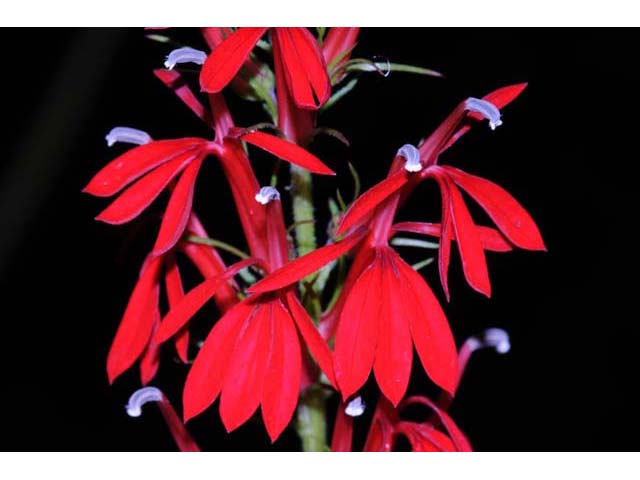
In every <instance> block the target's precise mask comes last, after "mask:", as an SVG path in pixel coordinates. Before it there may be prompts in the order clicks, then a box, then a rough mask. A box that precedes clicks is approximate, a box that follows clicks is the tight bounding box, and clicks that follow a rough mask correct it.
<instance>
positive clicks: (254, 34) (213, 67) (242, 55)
mask: <svg viewBox="0 0 640 480" xmlns="http://www.w3.org/2000/svg"><path fill="white" fill-rule="evenodd" d="M266 30H267V29H266V28H265V27H244V28H239V29H237V30H236V31H235V32H233V33H232V34H231V35H229V36H228V37H227V38H226V39H225V40H224V41H223V42H222V43H221V44H220V45H218V46H217V47H216V48H215V49H214V50H213V52H212V53H211V55H209V58H207V60H206V61H205V62H204V65H203V66H202V71H201V72H200V87H201V88H202V90H203V91H205V92H209V93H217V92H219V91H221V90H222V89H223V88H224V87H226V86H227V85H228V84H229V82H230V81H231V80H232V79H233V77H234V76H235V75H236V73H238V71H239V70H240V67H242V64H243V63H244V61H245V60H246V59H247V57H248V56H249V53H251V50H252V49H253V46H254V45H255V44H256V43H257V42H258V40H259V39H260V37H261V36H262V35H264V32H265V31H266Z"/></svg>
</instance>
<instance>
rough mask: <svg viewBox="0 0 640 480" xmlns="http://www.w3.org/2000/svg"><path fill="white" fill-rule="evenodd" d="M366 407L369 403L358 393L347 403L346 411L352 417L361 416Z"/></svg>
mask: <svg viewBox="0 0 640 480" xmlns="http://www.w3.org/2000/svg"><path fill="white" fill-rule="evenodd" d="M366 407H367V405H366V404H365V403H364V401H363V400H362V397H361V396H359V395H358V396H357V397H356V398H354V399H353V400H351V401H350V402H349V403H348V404H347V406H346V407H345V409H344V413H346V414H347V415H349V416H350V417H359V416H360V415H362V414H363V413H364V411H365V408H366Z"/></svg>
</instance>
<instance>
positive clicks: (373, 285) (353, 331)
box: [334, 255, 386, 400]
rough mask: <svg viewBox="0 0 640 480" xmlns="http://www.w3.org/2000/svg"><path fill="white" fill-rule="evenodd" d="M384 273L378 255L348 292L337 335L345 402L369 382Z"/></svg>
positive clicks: (338, 377)
mask: <svg viewBox="0 0 640 480" xmlns="http://www.w3.org/2000/svg"><path fill="white" fill-rule="evenodd" d="M382 278H383V271H382V268H381V265H380V259H379V256H377V255H376V258H375V259H374V261H373V262H372V263H371V265H369V267H367V268H366V269H365V271H364V272H363V273H362V275H360V277H359V278H358V281H357V282H356V284H355V285H354V286H353V288H352V289H351V292H349V297H348V298H347V300H346V302H345V304H344V307H343V309H342V313H341V314H340V322H339V324H338V331H337V333H336V344H335V350H334V368H335V372H336V380H337V382H338V385H339V387H340V391H341V392H342V398H343V400H346V399H347V397H349V396H350V395H352V394H353V393H355V392H356V391H357V390H358V389H359V388H360V387H361V386H362V385H363V384H364V383H365V382H366V381H367V377H368V376H369V372H371V368H372V366H373V361H374V357H375V354H376V344H377V341H378V336H379V334H378V325H379V322H378V318H379V316H380V299H381V298H383V295H384V294H385V293H386V292H384V291H383V289H382Z"/></svg>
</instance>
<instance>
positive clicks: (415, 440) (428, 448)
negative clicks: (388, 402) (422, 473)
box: [396, 422, 457, 452]
mask: <svg viewBox="0 0 640 480" xmlns="http://www.w3.org/2000/svg"><path fill="white" fill-rule="evenodd" d="M396 429H397V431H398V432H399V433H402V434H404V435H405V436H406V437H407V439H408V440H409V443H410V444H411V450H412V451H414V452H455V451H457V449H456V447H455V445H454V443H453V441H452V440H451V439H450V438H449V437H447V436H446V435H445V434H444V433H442V432H440V431H438V430H436V429H435V428H433V427H432V426H431V425H429V424H426V423H423V424H418V423H412V422H400V423H399V424H398V425H397V427H396Z"/></svg>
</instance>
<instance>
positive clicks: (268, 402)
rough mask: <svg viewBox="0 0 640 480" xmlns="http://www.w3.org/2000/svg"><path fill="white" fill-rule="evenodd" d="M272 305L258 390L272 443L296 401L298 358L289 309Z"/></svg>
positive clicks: (297, 341)
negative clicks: (264, 367)
mask: <svg viewBox="0 0 640 480" xmlns="http://www.w3.org/2000/svg"><path fill="white" fill-rule="evenodd" d="M272 304H273V311H272V322H273V325H272V332H273V340H272V342H273V344H272V347H271V355H270V357H269V367H268V369H267V374H266V377H265V380H264V387H263V392H262V418H263V419H264V424H265V426H266V427H267V432H269V437H270V438H271V441H272V442H275V441H276V439H277V438H278V437H279V436H280V434H281V433H282V431H283V430H284V429H285V428H286V426H287V425H288V424H289V421H290V420H291V417H292V416H293V412H294V411H295V409H296V404H297V403H298V395H299V394H300V378H301V372H302V357H301V354H300V341H299V340H298V334H297V332H296V329H295V327H294V325H293V321H292V319H291V315H290V314H289V311H288V310H287V309H286V308H285V307H284V305H283V304H282V302H281V301H275V302H272Z"/></svg>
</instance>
